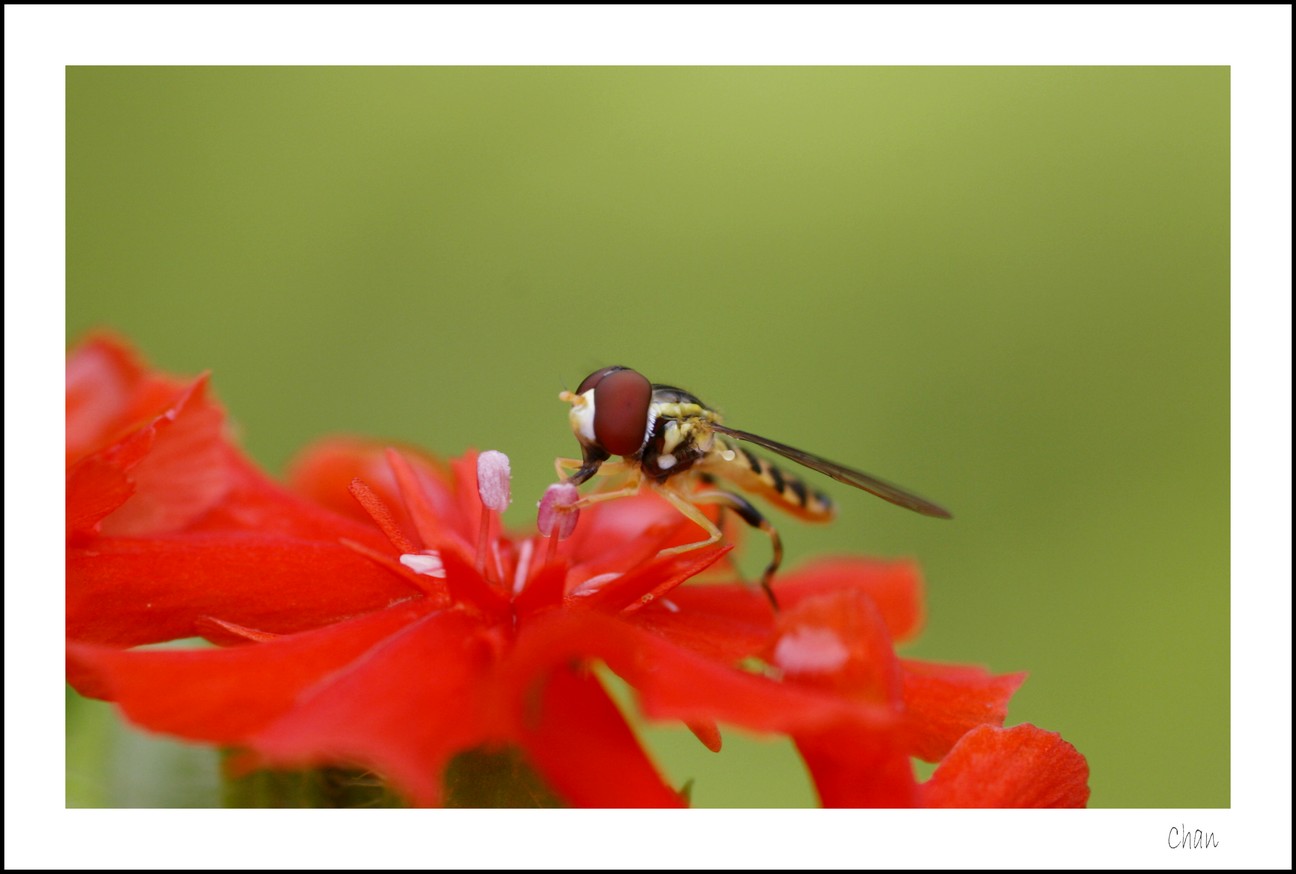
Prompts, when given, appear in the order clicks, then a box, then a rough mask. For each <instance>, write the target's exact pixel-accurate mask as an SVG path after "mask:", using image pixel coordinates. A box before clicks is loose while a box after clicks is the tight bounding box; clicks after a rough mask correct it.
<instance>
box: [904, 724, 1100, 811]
mask: <svg viewBox="0 0 1296 874" xmlns="http://www.w3.org/2000/svg"><path fill="white" fill-rule="evenodd" d="M921 795H922V800H923V805H924V806H926V807H1084V806H1085V804H1086V803H1088V801H1089V764H1088V762H1086V761H1085V758H1084V756H1082V755H1080V753H1079V752H1077V751H1076V748H1075V747H1073V746H1072V745H1071V744H1069V743H1067V742H1066V741H1064V740H1063V739H1062V736H1061V735H1060V734H1057V733H1056V732H1052V731H1044V730H1043V729H1040V728H1036V727H1035V726H1033V725H1016V726H1013V727H1012V728H997V727H995V726H990V725H983V726H980V727H978V728H974V729H972V730H971V731H969V732H968V733H967V734H965V735H964V736H963V738H962V739H961V740H960V741H959V742H958V743H957V744H955V746H954V749H952V750H950V753H949V755H948V756H946V757H945V760H944V761H943V762H941V764H940V767H938V768H937V769H936V773H934V774H933V775H932V778H931V779H930V780H928V781H927V782H926V783H924V784H923V785H922V788H921Z"/></svg>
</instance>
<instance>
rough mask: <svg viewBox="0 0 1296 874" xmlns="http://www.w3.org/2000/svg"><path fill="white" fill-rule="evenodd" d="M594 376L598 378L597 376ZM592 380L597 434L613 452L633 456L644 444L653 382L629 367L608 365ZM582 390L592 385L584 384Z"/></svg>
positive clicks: (603, 443)
mask: <svg viewBox="0 0 1296 874" xmlns="http://www.w3.org/2000/svg"><path fill="white" fill-rule="evenodd" d="M595 377H598V378H597V379H595ZM591 380H593V381H594V382H593V385H595V386H597V387H596V388H595V389H594V437H595V439H597V440H598V442H599V445H600V446H602V447H603V448H604V449H606V450H607V451H608V452H611V453H612V454H613V455H634V454H635V453H636V452H638V451H639V449H640V447H642V446H643V444H644V431H645V430H646V429H647V428H648V407H649V406H650V405H651V404H652V383H650V382H649V381H648V380H647V379H645V378H644V376H643V374H640V373H637V372H636V371H633V370H630V369H629V368H624V367H621V368H608V370H607V371H600V372H599V373H595V374H591V375H590V376H589V378H587V379H586V380H585V382H590V381H591ZM581 389H582V391H588V389H589V386H587V385H585V383H581Z"/></svg>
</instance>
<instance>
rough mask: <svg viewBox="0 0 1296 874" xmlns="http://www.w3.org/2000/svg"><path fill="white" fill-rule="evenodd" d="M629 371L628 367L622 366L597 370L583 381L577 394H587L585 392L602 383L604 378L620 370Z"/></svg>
mask: <svg viewBox="0 0 1296 874" xmlns="http://www.w3.org/2000/svg"><path fill="white" fill-rule="evenodd" d="M629 369H630V368H628V367H622V366H620V365H616V366H615V367H605V368H603V369H602V370H596V371H594V372H593V373H591V374H590V375H589V376H587V377H585V378H584V379H582V380H581V384H580V387H579V388H578V389H576V394H578V395H583V394H585V392H587V391H589V390H590V389H592V388H593V387H594V386H596V385H598V384H599V383H600V382H602V381H603V377H605V376H607V375H608V374H610V373H616V372H617V371H618V370H629Z"/></svg>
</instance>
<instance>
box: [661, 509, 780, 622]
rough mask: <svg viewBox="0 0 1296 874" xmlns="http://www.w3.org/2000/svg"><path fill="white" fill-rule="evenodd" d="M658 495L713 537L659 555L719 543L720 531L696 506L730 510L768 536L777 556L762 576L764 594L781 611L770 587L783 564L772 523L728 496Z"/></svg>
mask: <svg viewBox="0 0 1296 874" xmlns="http://www.w3.org/2000/svg"><path fill="white" fill-rule="evenodd" d="M657 492H658V493H659V494H660V495H661V496H662V497H664V498H666V500H668V501H670V502H671V503H672V504H673V505H674V506H675V507H676V509H678V510H679V511H680V512H681V513H683V514H684V515H685V516H687V517H688V518H689V519H691V520H692V521H694V522H696V523H697V524H698V526H700V527H701V528H702V530H704V531H706V532H707V533H708V534H709V535H710V536H709V537H708V538H707V539H706V540H699V541H698V542H697V543H686V544H684V545H683V546H672V547H671V548H670V549H663V550H662V551H661V552H659V553H658V555H673V554H676V553H680V552H688V551H689V550H691V549H698V548H700V547H703V546H710V545H711V544H713V543H715V542H716V541H718V540H719V539H720V535H721V532H720V529H719V528H718V527H717V526H716V525H715V524H714V523H712V521H711V520H710V519H708V518H707V517H706V516H705V515H703V513H702V511H701V510H699V509H698V508H697V506H696V505H697V504H720V505H721V506H723V507H728V508H729V509H731V510H733V511H734V512H736V513H737V514H738V515H739V516H740V517H741V518H742V520H743V521H744V522H746V523H747V524H748V525H751V526H752V527H753V528H759V529H760V530H761V531H764V532H765V533H766V534H768V535H769V538H770V545H771V546H772V547H773V549H774V556H773V558H772V559H771V560H770V563H769V565H768V566H767V567H766V568H765V572H764V573H762V574H761V578H760V585H761V589H763V590H764V592H765V597H767V598H769V602H770V606H771V607H773V608H774V610H775V612H777V611H778V609H779V605H778V599H777V598H775V597H774V588H773V587H772V586H771V585H770V584H771V583H772V582H773V580H774V572H775V571H777V570H778V568H779V565H781V564H782V563H783V540H782V538H780V537H779V534H778V532H777V531H775V530H774V526H773V525H771V524H770V523H769V520H767V519H766V518H765V517H764V516H762V515H761V514H760V512H759V511H757V509H756V508H755V507H753V506H752V505H751V504H749V503H748V502H747V501H745V500H744V499H742V498H740V497H738V496H737V495H734V494H730V493H729V492H723V491H714V492H699V493H696V494H692V495H687V496H686V495H683V494H680V493H679V492H676V491H675V490H674V489H671V488H669V487H662V486H658V487H657Z"/></svg>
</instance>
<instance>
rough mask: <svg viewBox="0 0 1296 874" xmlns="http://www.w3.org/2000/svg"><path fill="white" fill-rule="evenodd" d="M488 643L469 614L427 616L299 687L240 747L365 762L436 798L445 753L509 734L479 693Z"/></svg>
mask: <svg viewBox="0 0 1296 874" xmlns="http://www.w3.org/2000/svg"><path fill="white" fill-rule="evenodd" d="M269 645H270V644H262V646H269ZM245 649H246V648H245ZM492 650H493V647H492V646H491V645H490V644H489V642H488V637H487V636H485V635H483V633H482V626H481V625H480V624H479V623H478V622H477V621H476V620H474V619H473V618H472V617H470V616H468V615H467V614H464V613H461V612H458V611H446V612H441V613H435V614H432V615H430V616H426V617H424V618H423V619H421V620H419V621H417V622H415V623H413V624H411V625H409V626H408V627H406V628H404V629H402V630H400V631H399V632H398V633H396V634H394V635H392V636H391V637H389V638H388V639H387V640H384V641H383V642H382V643H381V644H379V645H378V646H375V647H373V648H372V649H371V650H369V651H368V652H367V653H366V654H365V656H364V658H362V659H358V660H356V661H354V662H353V663H351V664H350V665H348V666H347V668H346V669H345V670H343V671H339V672H338V673H336V674H334V675H333V676H331V677H328V678H326V679H324V680H323V681H322V682H320V683H318V684H317V685H315V686H314V687H312V688H310V689H308V690H305V691H304V692H303V693H302V694H301V695H300V696H299V698H298V701H297V703H296V706H295V707H294V708H293V709H292V711H291V712H288V713H285V714H284V715H283V717H282V718H280V719H279V720H277V721H276V722H274V723H273V724H271V725H270V726H268V727H266V728H265V729H264V730H262V731H260V732H258V734H257V735H256V736H255V737H253V738H250V739H249V740H248V742H247V745H248V746H249V747H250V748H251V749H252V750H254V751H255V752H256V753H257V754H258V755H259V756H260V757H261V759H262V760H264V761H265V762H268V763H271V764H282V765H291V766H300V765H317V764H330V763H337V762H352V763H358V764H362V765H364V766H367V767H371V768H373V769H375V770H376V771H378V772H379V773H380V774H382V775H383V776H385V777H387V778H388V779H390V780H391V781H392V782H393V783H394V784H395V785H396V786H397V787H398V788H399V789H401V790H402V791H403V792H404V793H405V794H407V795H408V796H409V798H410V799H411V800H412V801H413V802H414V803H415V804H420V805H434V804H437V803H439V802H440V800H441V791H442V786H441V770H442V768H443V767H444V766H445V764H446V762H447V761H449V759H450V757H451V756H453V755H454V754H455V753H457V752H460V751H464V750H468V749H472V748H475V747H477V746H481V745H483V744H488V743H491V742H500V741H503V740H506V739H507V722H506V721H502V720H499V719H497V718H492V715H491V714H490V713H489V712H488V710H487V708H486V706H485V704H484V700H483V695H482V691H483V689H482V683H483V680H484V677H485V676H486V672H487V670H488V668H489V666H490V663H491V659H492Z"/></svg>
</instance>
